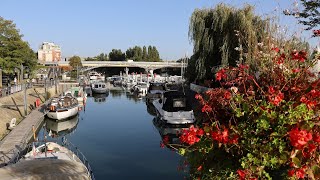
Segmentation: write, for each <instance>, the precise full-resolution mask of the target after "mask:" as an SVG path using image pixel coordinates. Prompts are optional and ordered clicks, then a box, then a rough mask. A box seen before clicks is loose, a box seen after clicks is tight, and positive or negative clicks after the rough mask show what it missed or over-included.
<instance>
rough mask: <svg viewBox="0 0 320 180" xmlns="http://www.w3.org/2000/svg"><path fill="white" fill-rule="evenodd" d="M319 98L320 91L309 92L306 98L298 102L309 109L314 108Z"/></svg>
mask: <svg viewBox="0 0 320 180" xmlns="http://www.w3.org/2000/svg"><path fill="white" fill-rule="evenodd" d="M319 97H320V91H317V90H314V89H313V90H311V91H310V92H309V93H308V94H306V96H302V97H301V98H300V102H302V103H304V104H306V105H307V107H308V108H309V109H312V108H314V107H315V106H316V105H317V101H316V99H317V98H319Z"/></svg>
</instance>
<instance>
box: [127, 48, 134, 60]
mask: <svg viewBox="0 0 320 180" xmlns="http://www.w3.org/2000/svg"><path fill="white" fill-rule="evenodd" d="M133 57H134V49H133V48H129V49H127V50H126V59H133Z"/></svg>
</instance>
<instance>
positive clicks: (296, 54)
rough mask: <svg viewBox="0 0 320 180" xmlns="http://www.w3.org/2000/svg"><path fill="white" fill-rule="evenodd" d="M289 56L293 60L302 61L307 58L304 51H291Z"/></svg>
mask: <svg viewBox="0 0 320 180" xmlns="http://www.w3.org/2000/svg"><path fill="white" fill-rule="evenodd" d="M291 58H292V59H293V60H298V61H300V62H304V61H305V60H306V59H307V53H306V52H305V51H296V50H295V51H293V52H291Z"/></svg>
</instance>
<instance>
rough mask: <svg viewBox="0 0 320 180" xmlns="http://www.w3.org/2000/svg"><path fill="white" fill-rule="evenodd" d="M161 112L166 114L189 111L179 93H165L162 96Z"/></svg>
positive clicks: (185, 100) (187, 105)
mask: <svg viewBox="0 0 320 180" xmlns="http://www.w3.org/2000/svg"><path fill="white" fill-rule="evenodd" d="M163 99H164V104H163V110H164V111H167V112H177V111H191V110H192V108H191V105H190V104H189V103H188V100H187V98H186V96H185V95H184V94H183V93H182V92H179V91H167V92H165V93H164V94H163Z"/></svg>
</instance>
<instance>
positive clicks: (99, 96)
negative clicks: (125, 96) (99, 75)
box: [93, 92, 109, 103]
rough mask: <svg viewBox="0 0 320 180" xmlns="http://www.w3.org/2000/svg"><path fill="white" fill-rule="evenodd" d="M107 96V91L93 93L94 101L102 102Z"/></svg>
mask: <svg viewBox="0 0 320 180" xmlns="http://www.w3.org/2000/svg"><path fill="white" fill-rule="evenodd" d="M108 96H109V92H107V93H103V94H93V99H94V102H96V103H102V102H106V99H107V97H108Z"/></svg>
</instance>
